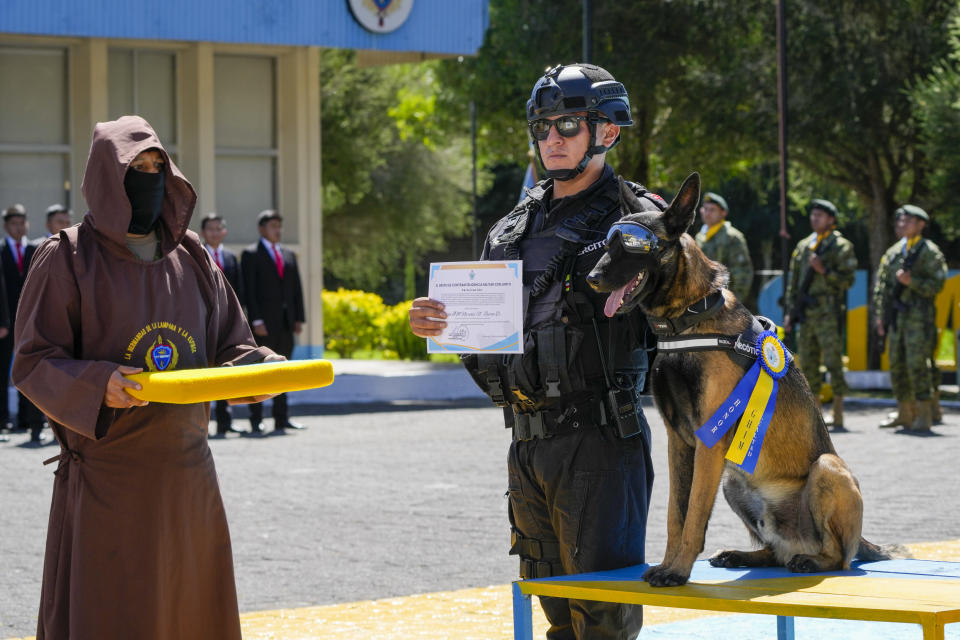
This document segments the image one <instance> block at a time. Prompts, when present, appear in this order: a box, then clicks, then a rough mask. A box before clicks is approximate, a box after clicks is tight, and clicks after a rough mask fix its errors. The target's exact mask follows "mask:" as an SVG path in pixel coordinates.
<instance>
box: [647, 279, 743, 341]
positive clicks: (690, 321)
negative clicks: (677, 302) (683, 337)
mask: <svg viewBox="0 0 960 640" xmlns="http://www.w3.org/2000/svg"><path fill="white" fill-rule="evenodd" d="M723 305H724V300H723V292H722V291H720V290H717V291H714V292H713V293H710V294H707V296H706V297H704V298H703V299H702V300H699V301H697V302H695V303H694V304H692V305H690V306H689V307H687V308H686V309H685V310H684V312H683V313H682V314H680V316H679V317H677V318H661V317H659V316H647V322H648V323H649V324H650V328H651V329H652V330H653V332H654V333H655V334H657V337H660V336H675V335H677V334H679V333H682V332H683V331H686V330H687V329H689V328H690V327H692V326H694V325H696V324H698V323H700V322H703V321H704V320H706V319H707V318H712V317H713V316H715V315H717V314H718V313H719V312H720V310H721V309H723Z"/></svg>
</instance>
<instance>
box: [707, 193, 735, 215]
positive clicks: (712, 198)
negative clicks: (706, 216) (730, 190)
mask: <svg viewBox="0 0 960 640" xmlns="http://www.w3.org/2000/svg"><path fill="white" fill-rule="evenodd" d="M708 202H712V203H714V204H715V205H717V206H719V207H720V208H721V209H723V210H724V211H730V207H728V206H727V201H726V200H724V199H723V196H720V195H717V194H716V193H713V192H712V191H707V192H706V193H705V194H703V204H707V203H708Z"/></svg>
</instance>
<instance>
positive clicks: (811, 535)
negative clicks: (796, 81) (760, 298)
mask: <svg viewBox="0 0 960 640" xmlns="http://www.w3.org/2000/svg"><path fill="white" fill-rule="evenodd" d="M621 198H622V200H623V210H624V212H625V213H626V214H627V215H625V216H624V217H623V218H622V219H621V221H620V222H621V223H623V222H636V223H639V224H640V225H642V227H644V228H645V229H641V230H640V234H646V232H647V231H650V232H652V234H650V235H649V236H648V237H649V238H651V239H652V242H638V241H635V240H633V239H632V240H631V242H632V243H633V247H632V249H631V250H628V249H627V248H626V246H625V244H624V241H623V235H622V234H617V233H613V234H611V236H609V240H608V243H607V252H606V253H605V254H604V255H603V257H602V258H601V259H600V260H599V262H597V265H596V266H595V267H594V269H593V271H592V272H591V274H590V275H589V276H588V278H587V279H588V281H589V282H590V284H591V285H592V286H593V287H594V288H595V289H596V290H597V291H601V292H611V293H610V297H609V299H608V302H607V305H606V313H607V315H613V314H614V313H622V312H625V311H629V310H630V309H632V308H634V307H636V306H637V305H639V306H640V307H641V308H642V309H643V311H644V312H645V313H647V314H648V316H652V317H655V318H657V317H658V318H667V319H675V318H680V317H681V316H683V315H684V313H685V311H686V310H687V309H688V308H691V307H695V305H697V304H698V303H702V302H703V301H704V300H706V299H708V296H709V295H710V294H711V293H713V294H716V292H718V291H720V292H721V293H722V296H723V301H722V303H721V302H720V300H719V299H718V298H715V299H716V302H717V306H716V307H715V308H716V309H719V311H717V312H716V313H714V314H713V315H710V316H709V317H708V318H706V319H704V320H702V321H700V322H698V323H697V324H695V325H694V326H691V327H690V328H688V329H686V330H683V331H682V332H681V335H683V334H686V333H696V334H698V335H699V334H711V335H712V334H716V335H724V336H728V335H738V334H740V333H742V332H744V331H745V330H747V329H748V328H750V327H751V326H755V325H754V317H753V316H752V314H751V313H750V312H749V311H748V310H747V309H746V308H745V307H744V306H743V305H742V304H740V303H739V302H737V299H736V297H735V296H734V295H733V294H732V293H731V292H730V291H729V290H728V289H726V283H727V280H728V277H729V276H728V274H727V270H726V269H725V268H724V267H723V266H722V265H721V264H719V263H717V262H713V261H712V260H710V259H709V258H707V257H706V255H704V253H703V252H702V251H701V250H700V248H699V247H698V246H697V244H696V242H695V241H694V240H693V238H691V237H690V235H689V234H687V233H686V231H687V229H688V228H689V227H690V224H691V223H692V222H693V219H694V214H695V211H696V207H697V203H698V202H699V199H700V176H699V175H698V174H696V173H694V174H692V175H691V176H690V177H688V178H687V179H686V181H684V183H683V186H681V187H680V191H679V192H678V194H677V196H676V197H675V198H674V200H673V202H671V203H670V206H669V207H668V208H667V209H666V210H665V211H663V212H662V213H660V212H641V213H630V212H640V211H642V207H641V206H640V204H639V203H638V202H635V200H636V197H635V196H634V195H633V193H632V192H631V191H630V189H629V188H625V187H624V185H622V184H621ZM635 229H636V228H635ZM653 235H655V236H656V237H655V238H653ZM721 305H722V306H721ZM704 308H705V306H704ZM688 315H689V314H688ZM705 315H706V314H705ZM729 354H730V351H725V350H708V351H683V352H671V353H663V352H661V353H659V354H658V355H657V358H656V360H655V362H654V366H653V375H652V385H653V386H652V388H653V395H654V399H655V401H656V404H657V408H658V409H659V411H660V413H661V415H662V416H663V420H664V422H665V423H666V426H667V438H668V442H667V444H668V453H669V461H670V503H669V506H668V514H667V516H668V525H667V549H666V554H665V556H664V559H663V563H662V564H660V565H658V566H654V567H651V568H650V569H649V570H647V572H646V573H645V574H644V576H643V577H644V579H645V580H646V581H647V582H649V583H650V584H651V585H654V586H676V585H681V584H684V583H685V582H686V581H687V578H688V577H689V576H690V569H691V567H692V565H693V562H694V561H695V560H696V558H697V556H698V555H699V554H700V552H702V551H703V543H704V536H705V534H706V529H707V521H708V520H709V518H710V512H711V510H712V509H713V504H714V499H715V497H716V493H717V489H718V488H719V486H720V481H721V477H723V476H724V471H726V475H725V477H724V480H723V494H724V496H725V497H726V499H727V502H728V503H729V504H730V506H731V507H732V508H733V510H734V512H735V513H736V514H737V515H738V516H740V518H741V519H742V520H743V522H744V524H746V526H747V529H748V530H749V531H750V534H751V537H752V538H753V540H754V542H755V543H757V544H758V545H759V546H760V548H759V549H758V550H755V551H721V552H719V553H717V554H716V555H715V556H713V557H712V558H711V559H710V562H711V564H712V565H713V566H716V567H758V566H771V565H783V566H786V567H787V568H789V569H790V570H791V571H795V572H803V573H809V572H817V571H833V570H838V569H841V568H842V569H848V568H849V567H850V562H851V561H852V560H853V559H854V558H855V557H856V558H859V559H863V560H880V559H889V558H890V557H891V555H890V552H889V551H890V549H892V548H890V549H881V548H880V547H878V546H877V545H874V544H872V543H869V542H867V541H866V540H864V539H863V538H862V537H861V535H860V530H861V525H862V519H863V499H862V497H861V495H860V488H859V485H858V483H857V480H856V478H854V477H853V474H852V473H851V472H850V469H849V468H848V467H847V465H846V463H844V461H843V460H842V459H841V458H840V457H839V456H838V455H837V453H836V450H835V449H834V448H833V443H832V442H831V441H830V435H829V434H828V432H827V429H826V426H825V425H824V422H823V417H822V416H821V414H820V411H819V409H818V406H817V402H816V400H815V398H814V396H813V394H812V393H811V391H810V387H809V385H808V384H807V382H806V380H805V379H804V377H803V375H802V374H801V372H800V371H799V370H798V369H797V367H796V365H795V364H791V365H790V366H789V369H788V371H787V373H786V375H785V376H784V377H782V378H780V380H779V384H778V392H777V396H776V411H775V412H774V414H773V418H772V420H771V422H770V425H769V427H768V429H767V433H766V437H765V439H764V441H763V446H762V448H761V449H760V454H759V458H758V460H757V465H756V468H755V469H754V472H753V473H752V474H750V473H747V472H746V471H744V470H743V469H741V468H740V467H739V466H737V465H734V464H733V463H731V462H729V461H727V460H725V454H726V452H727V449H728V447H729V446H730V443H731V441H732V440H733V438H734V434H735V432H736V428H731V429H730V430H729V431H728V432H727V433H726V435H725V436H724V437H723V438H722V439H721V440H720V441H719V442H717V443H716V444H714V446H713V447H712V448H708V447H707V446H706V445H705V444H704V443H703V442H701V441H700V440H699V439H698V438H697V436H696V435H695V432H696V430H697V429H698V428H700V426H701V425H702V424H703V423H704V422H705V421H706V420H707V419H708V418H709V417H710V416H711V415H712V414H713V413H714V411H716V410H717V408H718V407H719V406H720V405H721V404H722V403H723V402H724V401H725V400H726V399H727V397H728V396H729V395H730V393H731V391H732V390H733V389H734V387H735V386H736V384H737V383H738V382H739V381H740V379H741V378H742V377H743V376H744V374H745V372H746V369H745V368H744V365H743V364H742V362H738V361H736V360H735V359H734V358H733V357H731V356H730V355H729Z"/></svg>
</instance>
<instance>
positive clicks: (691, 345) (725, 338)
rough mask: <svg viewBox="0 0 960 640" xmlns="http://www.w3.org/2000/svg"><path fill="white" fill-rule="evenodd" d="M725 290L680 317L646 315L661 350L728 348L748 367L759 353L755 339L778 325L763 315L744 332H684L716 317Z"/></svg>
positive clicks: (688, 308)
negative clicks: (728, 333) (682, 333)
mask: <svg viewBox="0 0 960 640" xmlns="http://www.w3.org/2000/svg"><path fill="white" fill-rule="evenodd" d="M723 305H724V299H723V293H722V292H721V291H719V290H717V291H714V292H713V293H710V294H708V295H707V296H705V297H704V298H703V299H701V300H699V301H697V302H696V303H694V304H692V305H690V306H689V307H687V308H686V309H685V310H684V312H683V314H681V315H680V316H679V317H677V318H662V317H657V316H647V321H648V322H649V323H650V328H651V329H652V330H653V332H654V333H655V334H656V335H657V352H658V353H683V352H685V351H726V352H727V355H729V356H730V358H731V359H732V360H733V361H734V362H736V363H737V364H739V365H740V366H742V367H744V368H745V369H746V368H749V367H751V366H752V365H753V363H754V362H755V361H756V359H757V358H758V357H760V353H759V352H758V351H757V347H756V341H757V336H759V335H760V334H761V333H763V332H764V331H775V330H776V324H775V323H774V322H773V321H772V320H770V319H769V318H766V317H764V316H752V317H753V322H752V323H751V325H750V327H748V328H747V329H746V330H745V331H743V332H742V333H739V334H736V335H724V334H716V333H690V334H686V335H679V334H680V333H681V332H683V331H686V330H687V329H689V328H691V327H693V326H695V325H697V324H699V323H700V322H703V321H704V320H706V319H708V318H711V317H713V316H715V315H716V314H717V313H719V312H720V310H721V309H722V308H723Z"/></svg>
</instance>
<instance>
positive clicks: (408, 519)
mask: <svg viewBox="0 0 960 640" xmlns="http://www.w3.org/2000/svg"><path fill="white" fill-rule="evenodd" d="M335 371H336V372H337V380H336V382H335V383H334V385H332V386H331V387H329V388H327V389H323V390H319V391H316V392H310V393H301V394H293V395H292V397H291V403H292V408H293V412H294V413H295V414H297V415H299V416H300V417H299V418H298V419H299V421H301V422H303V423H304V424H306V425H307V426H308V429H307V430H306V431H301V432H296V433H293V434H291V435H287V436H283V437H279V436H274V437H264V438H246V437H237V436H231V437H229V438H227V439H225V440H213V441H211V448H212V450H213V453H214V457H215V459H216V463H217V469H218V473H219V477H220V482H221V487H222V491H223V496H224V502H225V505H226V509H227V514H228V518H229V521H230V527H231V532H232V537H233V544H234V558H235V565H236V574H237V586H238V593H239V597H240V607H241V611H243V612H248V614H245V615H244V621H245V622H244V625H245V626H244V628H245V637H247V638H258V639H259V638H288V639H290V640H292V639H293V638H300V637H303V638H306V637H331V638H338V637H343V638H346V637H354V638H356V637H409V636H410V635H411V634H409V633H401V632H399V629H397V631H398V632H397V633H396V634H391V633H385V632H383V631H382V630H381V631H379V632H377V633H371V635H368V636H364V635H357V634H354V635H352V636H351V635H349V634H347V635H339V636H338V635H336V633H337V632H338V629H341V630H342V629H349V628H350V627H349V625H343V624H340V623H339V622H337V621H336V620H337V619H338V618H336V616H335V615H334V613H333V610H329V609H325V610H324V611H325V612H324V616H325V617H324V616H321V619H319V620H318V619H317V618H310V619H311V620H313V621H312V622H310V623H308V624H309V625H313V626H312V627H311V628H312V629H313V635H292V634H288V633H287V632H285V631H283V625H284V624H285V623H284V622H283V620H285V619H289V620H293V619H295V618H297V616H296V615H295V614H294V613H290V614H288V615H287V616H286V618H284V616H283V614H281V615H279V616H272V615H271V616H268V615H266V614H261V613H255V612H265V611H271V612H276V611H278V610H284V611H287V610H290V609H292V608H298V607H311V608H315V607H318V606H321V607H323V606H328V605H329V606H332V605H339V606H340V607H341V609H338V611H348V610H351V609H359V610H362V609H364V607H365V606H366V605H364V604H357V603H365V602H368V601H378V602H380V604H379V605H377V606H379V607H380V610H385V609H391V608H392V609H394V610H398V611H401V612H404V613H403V615H405V616H411V617H416V616H419V615H422V614H423V611H422V610H421V609H419V608H416V607H419V606H421V604H422V603H423V602H424V601H430V602H434V603H435V602H438V601H442V602H450V603H452V604H449V607H452V608H457V607H462V608H463V609H464V611H466V612H471V611H474V612H475V611H476V610H482V611H488V610H490V609H491V608H494V609H497V612H498V613H502V614H506V615H509V611H506V612H503V611H500V609H501V608H502V607H503V606H504V605H503V601H502V600H498V599H496V598H493V599H490V598H488V597H487V596H486V595H484V594H485V593H487V592H485V591H484V590H485V589H486V588H487V587H490V586H491V585H494V592H496V589H502V588H504V585H507V584H508V583H509V582H510V581H511V580H512V579H514V578H515V575H516V560H515V558H511V557H509V556H507V555H506V550H507V541H508V529H507V524H506V500H505V499H504V497H503V494H504V491H505V489H506V450H507V446H508V443H509V434H508V433H507V432H506V430H504V429H503V428H502V426H501V425H502V423H501V422H500V412H499V410H498V409H495V408H492V407H489V406H488V405H486V403H485V402H484V401H483V400H482V397H480V396H478V395H477V394H478V392H476V391H475V390H473V389H472V388H471V387H472V382H470V380H469V377H468V376H466V374H465V373H463V371H462V370H461V369H459V367H458V366H457V365H450V366H446V365H443V366H436V365H427V364H426V363H370V362H349V361H337V362H336V363H335ZM371 388H373V389H376V390H377V391H376V393H374V392H373V391H372V390H371ZM409 389H413V391H403V390H409ZM364 394H366V395H364ZM398 394H399V396H402V397H398ZM364 397H365V398H366V400H359V399H358V398H364ZM346 402H350V404H345V403H346ZM357 403H361V404H357ZM885 411H886V407H885V406H872V405H867V404H862V403H861V404H854V403H852V404H851V407H850V409H849V411H848V426H849V428H850V432H849V433H844V434H838V435H836V436H835V437H834V443H835V445H836V447H837V449H838V451H839V453H840V454H841V455H842V456H843V457H844V458H845V459H846V460H847V462H848V463H849V465H850V466H851V468H852V469H853V471H854V473H855V474H856V475H857V477H858V478H859V480H860V484H861V488H862V490H863V494H864V498H865V503H866V505H865V515H864V534H865V536H867V537H868V538H869V539H871V540H872V541H874V542H878V543H890V542H903V543H911V542H924V541H929V542H934V543H937V542H939V541H944V540H954V539H957V538H960V517H958V516H957V514H958V513H960V481H958V478H957V474H956V471H955V469H956V452H957V450H958V448H957V443H958V436H960V410H957V409H952V410H950V411H948V414H947V424H946V425H944V426H942V427H937V428H936V429H935V431H936V432H937V434H938V435H936V436H932V437H913V436H905V435H896V434H894V433H891V432H889V431H885V430H880V429H877V428H876V427H875V426H874V425H875V423H876V421H878V420H879V418H880V416H881V415H882V414H883V413H884V412H885ZM267 413H268V412H267ZM647 413H648V416H649V417H650V421H651V426H652V428H653V434H654V443H653V451H654V465H655V468H656V471H657V480H656V482H655V486H654V498H653V503H652V507H651V514H650V523H649V528H648V545H647V548H648V558H649V559H651V560H656V559H658V558H660V557H662V554H663V550H664V547H665V543H666V489H667V482H666V479H667V472H666V447H665V435H664V433H663V426H662V422H661V421H660V419H659V417H658V416H657V414H656V411H655V410H654V409H652V408H651V407H648V412H647ZM244 422H245V421H240V422H239V423H238V426H240V427H241V428H242V427H245V424H244ZM266 426H267V428H268V429H269V428H270V427H271V424H270V420H269V419H268V420H267V425H266ZM25 440H26V435H23V434H15V435H13V436H12V439H11V441H10V442H8V443H3V444H0V483H2V486H3V487H4V489H5V490H4V491H3V492H2V493H0V638H2V637H8V636H26V635H29V634H32V633H33V632H34V630H35V624H36V623H35V620H36V606H37V602H38V599H39V589H40V585H39V578H40V569H41V564H42V551H43V543H44V536H45V532H46V519H47V513H48V509H49V501H50V489H51V486H52V483H51V475H50V474H51V472H52V469H50V468H49V467H43V466H42V465H41V464H40V463H41V461H42V460H43V459H45V458H47V457H49V456H51V455H54V453H55V450H56V448H55V447H44V448H40V449H32V448H29V447H26V446H23V443H24V441H25ZM748 545H749V540H748V539H747V535H746V532H745V529H744V528H743V525H742V524H741V523H740V522H739V520H737V519H736V517H735V516H734V515H733V514H732V512H731V511H730V509H729V507H727V506H726V504H725V503H723V501H722V500H720V504H719V505H718V506H717V508H716V509H715V512H714V516H713V519H712V521H711V524H710V528H709V531H708V534H707V543H706V552H707V553H710V552H712V551H713V550H715V549H717V548H721V547H738V548H747V547H748ZM464 590H469V591H464ZM473 590H479V591H473ZM451 593H452V594H455V595H452V596H449V595H448V596H442V595H439V594H451ZM415 594H433V595H431V596H426V595H423V596H417V597H415V598H413V599H411V600H408V599H407V598H408V597H410V596H413V595H415ZM456 594H460V596H463V597H460V596H458V595H456ZM464 594H468V595H464ZM477 594H479V595H477ZM444 598H446V600H445V599H444ZM397 599H400V600H397ZM395 600H397V602H396V603H395V604H393V605H389V606H387V605H386V604H384V603H390V602H394V601H395ZM508 602H509V600H507V603H508ZM418 603H419V604H418ZM471 603H472V604H471ZM407 606H409V607H411V608H410V609H404V607H407ZM442 606H444V607H446V606H448V605H442ZM506 606H509V605H508V604H507V605H506ZM343 608H345V609H343ZM331 616H333V617H331ZM421 619H423V618H421ZM459 619H460V617H458V616H454V617H453V618H451V620H459ZM249 620H261V621H264V622H263V625H260V626H257V624H259V623H257V624H254V623H252V622H248V621H249ZM324 621H325V622H324ZM477 624H479V623H477ZM251 625H252V626H251ZM278 625H279V626H278ZM490 631H491V633H490V635H475V636H472V637H498V638H499V637H509V636H503V635H498V633H494V630H493V629H491V630H490ZM456 635H457V634H454V635H453V636H450V635H447V636H444V635H442V634H441V635H434V636H430V637H437V638H440V637H454V636H456ZM461 637H469V636H467V635H464V636H461Z"/></svg>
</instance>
